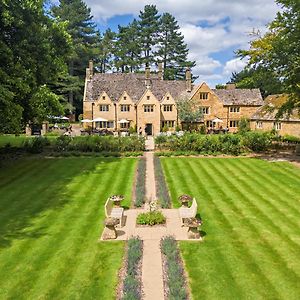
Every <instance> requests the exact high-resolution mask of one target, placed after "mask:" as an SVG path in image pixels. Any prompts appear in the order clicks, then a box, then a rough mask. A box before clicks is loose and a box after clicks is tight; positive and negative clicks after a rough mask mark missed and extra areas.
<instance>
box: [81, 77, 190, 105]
mask: <svg viewBox="0 0 300 300" xmlns="http://www.w3.org/2000/svg"><path fill="white" fill-rule="evenodd" d="M150 89H151V92H152V93H153V94H154V96H155V97H156V98H157V99H158V100H159V101H161V100H162V98H163V97H164V96H165V94H166V93H167V92H169V93H170V94H171V95H172V97H173V98H174V99H175V100H177V99H178V98H179V97H180V95H181V93H183V92H185V90H186V84H185V81H184V80H180V81H179V80H177V81H175V80H159V79H158V78H157V77H154V76H151V79H150ZM104 91H105V92H106V93H107V94H108V96H109V97H110V98H111V99H112V101H118V99H119V98H120V97H121V95H122V94H123V92H124V91H126V92H127V93H128V95H129V96H130V97H131V99H132V100H133V101H134V102H137V101H138V100H139V99H140V98H141V97H142V95H143V94H144V92H145V91H146V85H145V75H144V74H139V73H106V74H101V73H98V74H95V75H94V76H93V78H92V80H90V81H89V82H88V86H87V99H88V100H90V101H95V100H96V99H97V98H98V97H99V96H100V95H101V93H102V92H104Z"/></svg>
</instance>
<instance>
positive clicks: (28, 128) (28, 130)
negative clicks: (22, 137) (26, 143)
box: [25, 124, 32, 136]
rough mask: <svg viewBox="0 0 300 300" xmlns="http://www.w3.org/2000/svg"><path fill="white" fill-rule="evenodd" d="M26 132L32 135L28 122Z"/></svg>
mask: <svg viewBox="0 0 300 300" xmlns="http://www.w3.org/2000/svg"><path fill="white" fill-rule="evenodd" d="M25 133H26V136H31V135H32V130H31V126H30V125H29V124H26V128H25Z"/></svg>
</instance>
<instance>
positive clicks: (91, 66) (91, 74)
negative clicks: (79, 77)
mask: <svg viewBox="0 0 300 300" xmlns="http://www.w3.org/2000/svg"><path fill="white" fill-rule="evenodd" d="M89 69H90V77H93V75H94V64H93V61H92V60H90V61H89Z"/></svg>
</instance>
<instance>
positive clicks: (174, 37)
mask: <svg viewBox="0 0 300 300" xmlns="http://www.w3.org/2000/svg"><path fill="white" fill-rule="evenodd" d="M179 29H180V27H179V25H178V23H177V21H176V19H175V18H174V17H173V16H172V15H171V14H169V13H164V14H163V15H162V17H161V18H160V22H159V38H158V50H157V52H156V55H157V56H158V59H159V60H160V61H161V62H162V63H163V67H164V79H167V80H175V79H184V78H185V70H186V68H187V67H190V68H191V67H194V66H195V61H188V60H187V55H188V52H189V50H188V48H187V45H186V44H185V42H184V37H183V35H182V34H181V32H180V31H179Z"/></svg>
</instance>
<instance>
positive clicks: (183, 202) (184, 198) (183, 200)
mask: <svg viewBox="0 0 300 300" xmlns="http://www.w3.org/2000/svg"><path fill="white" fill-rule="evenodd" d="M178 200H179V201H180V202H181V206H184V207H188V206H189V202H190V201H192V200H193V197H191V196H190V195H186V194H184V195H181V196H179V197H178Z"/></svg>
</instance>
